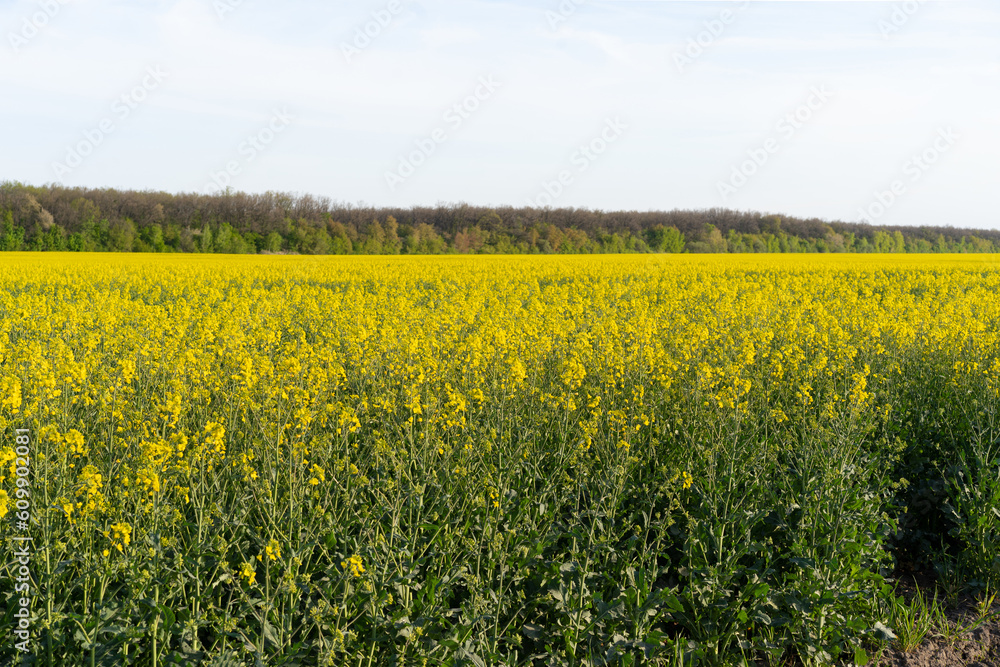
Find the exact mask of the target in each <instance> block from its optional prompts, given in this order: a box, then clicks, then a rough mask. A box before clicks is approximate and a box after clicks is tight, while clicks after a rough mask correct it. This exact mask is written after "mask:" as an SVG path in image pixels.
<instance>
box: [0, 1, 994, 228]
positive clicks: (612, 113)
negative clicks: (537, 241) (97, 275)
mask: <svg viewBox="0 0 1000 667" xmlns="http://www.w3.org/2000/svg"><path fill="white" fill-rule="evenodd" d="M397 3H398V4H397ZM378 19H381V20H382V22H383V23H385V24H387V25H385V27H383V26H381V25H379V24H378V23H377V22H375V21H377V20H378ZM373 22H375V23H373ZM366 27H367V28H368V31H369V33H371V34H373V35H374V37H370V38H369V42H370V43H368V44H367V45H365V42H364V40H359V41H357V42H356V39H357V35H358V31H359V30H360V31H364V30H365V28H366ZM0 31H2V37H3V40H2V43H0V90H2V91H3V94H2V95H0V119H2V124H3V127H4V132H3V134H2V135H0V136H2V138H0V180H19V181H22V182H26V183H31V184H35V185H40V184H43V183H48V182H57V181H58V182H62V183H64V184H66V185H84V186H94V187H118V188H138V189H154V190H166V191H172V192H176V191H211V190H213V189H215V187H216V186H215V185H214V183H213V178H214V180H215V181H216V182H219V183H226V182H228V183H230V184H231V186H232V187H233V188H235V189H238V190H247V191H265V190H280V191H291V192H303V193H304V192H309V193H314V194H319V195H326V196H329V197H332V198H334V199H337V200H341V201H344V202H350V203H360V202H364V203H368V204H376V205H402V206H408V205H412V204H434V203H438V202H459V201H465V202H469V203H474V204H483V205H500V204H514V205H525V204H527V203H529V202H535V203H537V204H548V203H551V204H552V205H554V206H576V207H589V208H601V209H639V210H648V209H673V208H709V207H716V206H726V207H730V208H736V209H756V210H764V211H770V212H783V213H788V214H794V215H799V216H809V217H811V216H818V217H821V218H826V219H843V220H858V219H859V218H860V217H861V211H862V209H863V210H865V211H867V212H868V214H869V215H870V216H871V217H872V220H873V221H877V222H879V223H886V224H952V225H955V226H973V227H994V228H996V227H1000V215H998V214H997V213H996V207H995V204H994V201H993V197H992V196H991V195H990V194H989V193H991V192H995V191H996V190H997V186H998V184H1000V165H998V156H1000V124H998V120H997V119H998V116H997V113H998V110H1000V85H998V84H1000V3H997V2H996V0H953V1H951V2H947V1H932V0H925V1H924V2H917V1H916V0H910V1H909V2H904V1H902V0H901V1H899V2H891V1H890V2H863V1H857V2H833V1H828V2H804V1H786V2H774V1H772V2H767V1H757V0H754V1H751V2H740V1H735V2H697V1H689V2H683V1H678V2H666V1H655V0H654V1H651V0H647V1H639V0H635V1H607V0H605V1H598V0H563V1H562V4H560V1H559V0H540V1H538V2H531V3H528V2H515V1H502V0H492V1H490V0H462V1H461V2H459V1H457V0H456V1H452V2H448V1H445V0H373V1H368V0H365V1H363V2H351V3H347V2H316V1H313V0H286V1H285V2H281V3H277V2H264V1H263V0H242V1H240V0H138V1H137V0H130V1H128V2H126V1H124V0H64V1H63V2H60V0H0ZM713 33H714V34H713ZM698 41H700V42H701V46H700V47H697V46H695V44H696V42H698ZM355 42H356V43H355ZM345 45H347V46H349V47H350V48H348V49H346V52H345ZM361 47H363V48H361ZM699 49H700V53H699V52H698V50H699ZM148 72H154V73H156V72H158V74H157V75H156V76H155V77H154V76H152V75H150V74H149V73H148ZM482 82H486V83H482ZM477 93H478V98H477V97H476V94H477ZM123 95H125V98H124V100H123V99H122V96H123ZM456 104H459V105H460V106H459V108H458V109H455V105H456ZM462 105H464V107H463V106H462ZM809 105H811V106H812V108H811V109H810V108H809ZM796 113H797V114H798V120H796V118H795V114H796ZM789 114H791V117H789ZM102 128H103V129H102ZM108 129H110V130H111V132H110V133H108V132H106V130H108ZM251 136H253V137H255V139H254V140H253V141H250V140H249V137H251ZM255 144H256V145H255ZM588 145H589V146H590V148H589V149H588V150H587V151H584V150H582V149H583V148H586V147H587V146H588ZM431 149H433V150H431ZM83 153H86V155H83ZM74 154H76V155H77V156H78V157H75V156H74ZM921 155H923V156H924V157H920V156H921ZM914 156H916V157H917V158H918V160H919V162H915V161H913V157H914ZM401 158H405V159H406V161H407V162H408V163H409V166H408V165H406V164H404V165H402V166H401V164H400V159H401ZM754 159H756V163H755V162H753V160H754ZM925 160H926V162H925ZM418 162H419V163H420V164H419V166H417V165H416V164H415V163H418ZM931 162H933V163H931ZM410 166H413V167H414V168H413V169H412V173H411V169H410V168H409V167H410ZM227 167H232V170H231V171H232V173H228V174H227V173H225V171H226V169H227ZM734 169H735V170H736V173H734ZM741 172H742V173H741ZM560 179H561V180H562V182H561V183H560ZM894 183H895V186H896V190H897V192H896V194H888V193H890V192H891V190H892V188H893V185H894ZM880 198H881V200H882V204H887V205H885V206H882V205H879V199H880Z"/></svg>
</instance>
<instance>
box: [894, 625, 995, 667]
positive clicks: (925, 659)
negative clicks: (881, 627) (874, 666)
mask: <svg viewBox="0 0 1000 667" xmlns="http://www.w3.org/2000/svg"><path fill="white" fill-rule="evenodd" d="M878 664H879V667H938V666H939V665H941V666H944V665H947V666H949V667H950V666H952V665H962V666H963V667H1000V621H993V622H990V623H985V624H983V625H982V626H980V627H979V628H977V629H976V630H974V631H972V632H970V633H969V634H967V635H965V636H964V637H963V638H962V640H960V641H957V642H955V643H954V644H950V645H949V644H948V643H947V642H946V641H944V640H943V639H940V638H937V637H933V638H930V639H927V640H925V641H924V643H923V644H921V645H920V646H919V647H918V648H916V649H914V650H913V651H910V652H909V653H902V652H901V651H899V650H898V649H890V650H889V651H888V652H886V654H885V655H883V656H882V660H881V661H880V662H879V663H878Z"/></svg>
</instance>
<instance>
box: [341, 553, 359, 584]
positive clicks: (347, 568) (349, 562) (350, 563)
mask: <svg viewBox="0 0 1000 667" xmlns="http://www.w3.org/2000/svg"><path fill="white" fill-rule="evenodd" d="M340 567H342V568H343V569H344V572H350V573H351V576H352V577H355V578H357V577H360V576H361V575H363V574H364V573H365V566H364V565H363V564H362V561H361V556H358V555H357V554H355V555H354V556H351V557H350V558H348V559H346V560H342V561H340Z"/></svg>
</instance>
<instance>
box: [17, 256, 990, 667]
mask: <svg viewBox="0 0 1000 667" xmlns="http://www.w3.org/2000/svg"><path fill="white" fill-rule="evenodd" d="M0 276H2V278H3V285H2V288H0V359H2V365H0V427H2V433H3V440H0V516H2V517H3V522H2V525H0V538H2V541H3V543H4V545H5V549H6V551H5V557H4V559H3V561H2V562H3V563H4V564H5V565H4V568H3V570H0V582H2V583H0V611H3V612H4V614H3V619H4V622H3V624H2V625H0V661H4V662H5V661H7V660H9V659H14V658H18V659H19V656H20V654H21V653H22V652H23V651H22V650H21V648H25V647H26V648H27V649H28V653H29V654H30V655H32V656H34V660H35V662H34V664H36V665H179V664H192V665H195V664H205V665H220V666H221V665H247V666H250V665H400V666H402V665H459V664H462V665H574V666H576V665H580V666H582V665H605V664H608V665H611V664H616V665H618V664H620V665H680V664H685V665H727V664H742V663H743V661H748V662H750V661H755V660H756V661H761V663H762V664H789V661H792V662H794V661H799V662H801V663H805V664H832V663H834V662H837V663H843V664H854V663H859V664H864V663H865V662H867V661H869V660H874V659H875V658H876V657H877V656H878V655H879V653H880V651H882V650H884V649H885V648H887V647H889V646H891V645H892V644H893V642H897V643H898V642H899V641H900V635H901V632H902V630H901V629H900V627H899V624H898V621H897V618H896V616H894V614H895V613H896V612H894V611H893V607H892V601H893V600H894V597H893V592H894V586H895V580H896V577H897V576H898V575H899V573H900V572H904V571H921V572H928V573H933V576H935V577H936V578H937V579H939V580H940V581H942V582H944V583H946V584H948V585H950V586H952V588H955V589H956V590H958V589H960V590H962V591H966V592H971V593H972V594H974V595H982V596H985V595H988V594H989V592H990V591H994V590H996V587H997V586H998V585H1000V410H998V408H1000V264H998V257H997V256H992V255H990V256H982V255H980V256H959V255H934V256H914V255H909V256H885V255H881V256H833V255H808V256H705V255H702V256H695V255H678V256H655V255H647V256H579V257H577V256H559V257H533V256H515V257H487V256H479V257H454V256H445V257H434V258H428V257H367V258H366V257H308V258H307V257H288V256H279V257H231V256H224V257H223V256H198V255H194V256H190V255H188V256H169V255H168V256H149V255H146V256H133V255H82V256H81V255H69V254H58V253H56V254H44V255H41V254H21V253H17V254H6V255H3V256H2V257H0ZM27 538H30V540H31V542H30V545H31V547H30V548H31V554H30V557H27V556H26V557H25V559H26V560H29V561H30V564H29V565H26V566H25V567H26V568H27V569H28V574H27V575H25V574H24V570H23V569H22V568H21V567H20V565H19V561H18V560H17V559H15V558H13V557H12V556H11V554H12V553H14V552H15V551H17V550H18V549H19V548H21V545H23V544H25V543H27V542H26V540H27ZM20 562H21V563H23V561H20ZM19 577H21V579H19ZM25 577H27V579H25ZM18 581H22V582H23V583H27V584H28V585H27V586H26V587H24V588H20V587H18V588H15V585H14V584H15V583H16V582H18ZM22 599H27V600H28V601H29V602H30V604H29V605H28V607H22V606H21V600H22ZM22 608H28V609H29V614H30V616H29V617H28V618H27V619H24V618H23V617H20V618H19V617H18V616H17V615H16V613H17V612H18V610H19V609H22ZM21 621H24V622H21ZM25 626H27V630H26V631H27V632H28V633H29V635H27V636H28V637H29V640H27V641H28V644H27V645H23V646H22V647H21V648H17V645H18V644H19V643H20V642H21V641H22V639H23V638H24V637H25V635H23V634H22V635H18V634H17V631H18V629H19V628H20V629H25Z"/></svg>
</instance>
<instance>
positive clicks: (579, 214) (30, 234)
mask: <svg viewBox="0 0 1000 667" xmlns="http://www.w3.org/2000/svg"><path fill="white" fill-rule="evenodd" d="M0 223H2V224H0V250H6V251H15V250H40V251H43V250H56V251H82V252H99V251H110V252H192V253H193V252H202V253H209V252H214V253H275V254H276V253H298V254H320V255H325V254H440V253H627V252H669V253H679V252H690V253H705V252H714V253H719V252H733V253H736V252H960V253H968V252H996V251H1000V230H975V229H956V228H954V227H951V226H946V225H942V226H933V227H928V226H924V227H892V226H874V225H868V224H864V223H851V222H826V221H823V220H819V219H816V218H813V219H801V218H795V217H789V216H779V215H773V214H764V213H758V212H750V211H733V210H728V209H721V208H712V209H705V210H696V211H695V210H674V211H646V212H643V211H600V210H591V209H577V208H558V209H539V208H528V207H522V208H516V207H510V206H507V207H495V208H490V207H484V206H471V205H468V204H450V205H439V206H434V207H422V206H416V207H412V208H393V207H367V206H355V205H350V204H343V203H339V202H335V201H333V200H331V199H329V198H326V197H315V196H312V195H308V194H305V195H295V194H288V193H277V192H267V193H263V194H251V193H244V192H233V191H227V192H224V193H219V194H214V195H206V194H195V193H180V194H171V193H166V192H152V191H135V190H115V189H110V188H105V189H88V188H68V187H63V186H59V185H47V186H41V187H35V186H28V185H24V184H21V183H16V182H3V183H0Z"/></svg>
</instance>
